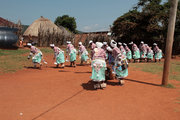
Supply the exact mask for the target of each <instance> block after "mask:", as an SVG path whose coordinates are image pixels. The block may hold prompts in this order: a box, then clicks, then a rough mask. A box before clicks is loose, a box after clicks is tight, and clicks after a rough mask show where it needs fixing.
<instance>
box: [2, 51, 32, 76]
mask: <svg viewBox="0 0 180 120" xmlns="http://www.w3.org/2000/svg"><path fill="white" fill-rule="evenodd" d="M28 52H29V50H23V49H18V50H0V73H1V74H3V73H9V72H16V71H17V70H20V69H22V68H23V67H24V65H25V64H27V63H28V62H27V56H23V54H25V53H28Z"/></svg>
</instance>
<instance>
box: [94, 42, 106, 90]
mask: <svg viewBox="0 0 180 120" xmlns="http://www.w3.org/2000/svg"><path fill="white" fill-rule="evenodd" d="M96 46H97V48H95V49H94V50H93V52H94V55H93V61H92V63H91V67H92V76H91V79H92V81H93V82H94V88H95V89H98V88H101V89H103V88H105V87H106V83H105V82H104V81H105V70H106V62H105V59H106V53H105V51H104V50H103V49H102V46H103V44H102V43H101V42H96Z"/></svg>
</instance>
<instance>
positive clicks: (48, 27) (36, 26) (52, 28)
mask: <svg viewBox="0 0 180 120" xmlns="http://www.w3.org/2000/svg"><path fill="white" fill-rule="evenodd" d="M39 30H42V31H44V32H46V31H49V32H50V33H53V32H57V33H62V30H61V29H60V28H59V27H58V26H56V25H55V24H54V23H53V22H52V21H50V20H49V19H47V18H44V17H42V16H41V17H40V18H39V19H37V20H35V21H34V22H33V23H32V24H31V25H30V26H29V27H28V28H27V29H26V31H25V32H24V34H23V35H24V36H29V35H30V36H35V37H37V36H38V32H39Z"/></svg>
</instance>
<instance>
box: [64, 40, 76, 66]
mask: <svg viewBox="0 0 180 120" xmlns="http://www.w3.org/2000/svg"><path fill="white" fill-rule="evenodd" d="M67 54H69V58H70V66H71V67H76V54H77V51H76V49H75V48H74V46H73V45H72V44H71V42H70V41H68V42H67ZM66 58H67V57H66Z"/></svg>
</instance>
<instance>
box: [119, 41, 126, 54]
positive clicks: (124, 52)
mask: <svg viewBox="0 0 180 120" xmlns="http://www.w3.org/2000/svg"><path fill="white" fill-rule="evenodd" d="M119 49H120V51H121V54H122V55H124V56H126V50H125V49H124V47H123V45H122V43H121V44H120V46H119Z"/></svg>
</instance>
